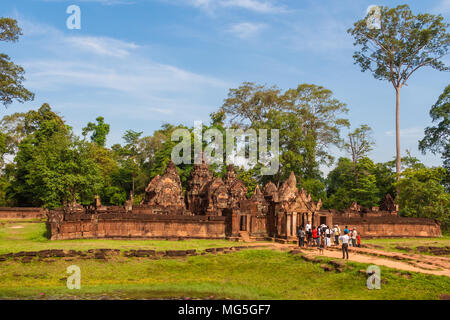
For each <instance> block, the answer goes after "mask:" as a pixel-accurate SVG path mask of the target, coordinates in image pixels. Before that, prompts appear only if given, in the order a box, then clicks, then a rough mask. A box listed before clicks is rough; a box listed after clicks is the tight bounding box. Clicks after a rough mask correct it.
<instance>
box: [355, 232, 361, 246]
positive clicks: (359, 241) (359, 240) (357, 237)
mask: <svg viewBox="0 0 450 320" xmlns="http://www.w3.org/2000/svg"><path fill="white" fill-rule="evenodd" d="M356 240H358V248H361V236H360V235H359V233H358V235H357V236H356Z"/></svg>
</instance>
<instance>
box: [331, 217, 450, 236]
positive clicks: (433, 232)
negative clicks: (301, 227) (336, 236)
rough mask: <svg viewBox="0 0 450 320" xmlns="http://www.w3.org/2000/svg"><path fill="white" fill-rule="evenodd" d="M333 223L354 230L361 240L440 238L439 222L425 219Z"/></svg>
mask: <svg viewBox="0 0 450 320" xmlns="http://www.w3.org/2000/svg"><path fill="white" fill-rule="evenodd" d="M333 223H334V224H338V225H339V226H340V228H341V229H343V227H344V226H348V227H349V228H356V230H357V231H358V232H359V233H360V235H361V237H362V238H382V237H392V238H396V237H403V238H404V237H440V236H442V233H441V227H440V224H439V222H437V221H436V220H433V219H425V218H401V217H393V216H392V217H389V216H383V217H365V218H343V217H334V218H333Z"/></svg>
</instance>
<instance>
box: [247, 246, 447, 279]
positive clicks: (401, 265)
mask: <svg viewBox="0 0 450 320" xmlns="http://www.w3.org/2000/svg"><path fill="white" fill-rule="evenodd" d="M246 244H247V245H248V246H258V244H252V243H246ZM266 247H271V248H274V249H276V250H283V251H286V250H292V252H293V253H302V254H305V255H307V256H309V257H318V256H322V257H323V256H325V257H330V258H338V259H342V252H341V250H340V248H338V247H331V248H328V249H327V250H324V253H323V254H319V251H318V250H317V249H316V248H306V249H300V248H298V247H297V246H294V245H288V244H280V243H273V244H269V245H267V246H266ZM349 261H355V262H360V263H366V264H374V265H379V266H385V267H389V268H393V269H398V270H404V271H411V272H420V273H426V274H433V275H438V276H447V277H450V258H446V257H435V256H422V255H417V254H404V253H398V252H390V251H384V250H373V249H365V248H349Z"/></svg>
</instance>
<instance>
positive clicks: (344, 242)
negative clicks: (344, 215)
mask: <svg viewBox="0 0 450 320" xmlns="http://www.w3.org/2000/svg"><path fill="white" fill-rule="evenodd" d="M339 240H340V241H342V259H345V254H347V260H348V242H349V240H350V237H349V236H348V234H347V230H345V231H344V235H343V236H340V237H339Z"/></svg>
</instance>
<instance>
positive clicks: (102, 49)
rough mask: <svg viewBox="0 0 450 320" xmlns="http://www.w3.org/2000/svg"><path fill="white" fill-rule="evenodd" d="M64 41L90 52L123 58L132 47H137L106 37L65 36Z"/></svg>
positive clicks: (130, 43)
mask: <svg viewBox="0 0 450 320" xmlns="http://www.w3.org/2000/svg"><path fill="white" fill-rule="evenodd" d="M65 41H66V42H67V43H68V44H69V45H71V46H72V47H76V48H78V49H80V50H83V51H87V52H91V53H93V54H97V55H100V56H111V57H117V58H123V57H126V56H128V55H129V54H130V51H131V50H133V49H137V48H139V46H137V45H136V44H134V43H132V42H125V41H122V40H117V39H113V38H108V37H88V36H78V37H66V38H65Z"/></svg>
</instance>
